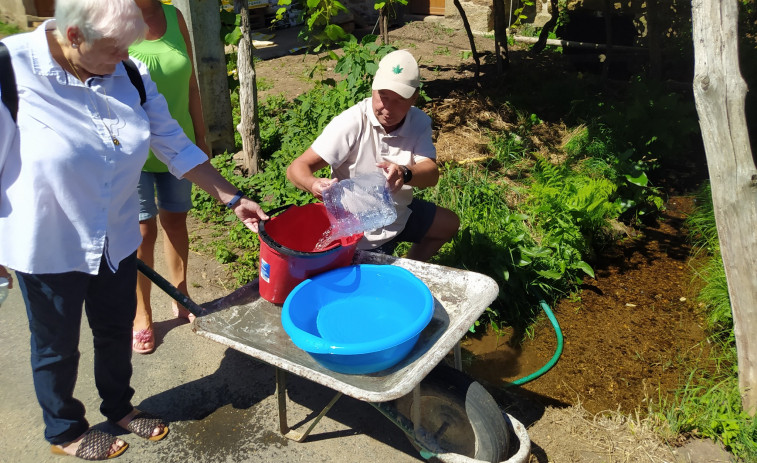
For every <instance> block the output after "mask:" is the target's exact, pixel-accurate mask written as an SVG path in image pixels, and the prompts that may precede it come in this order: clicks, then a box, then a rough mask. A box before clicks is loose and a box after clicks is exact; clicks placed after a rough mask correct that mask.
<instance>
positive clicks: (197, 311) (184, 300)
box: [137, 259, 205, 317]
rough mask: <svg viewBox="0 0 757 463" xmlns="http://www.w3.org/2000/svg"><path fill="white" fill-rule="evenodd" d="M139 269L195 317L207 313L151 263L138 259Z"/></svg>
mask: <svg viewBox="0 0 757 463" xmlns="http://www.w3.org/2000/svg"><path fill="white" fill-rule="evenodd" d="M137 270H139V271H140V272H142V274H143V275H144V276H146V277H147V278H149V279H150V281H152V282H153V283H155V285H156V286H157V287H158V288H160V289H162V290H163V291H165V292H166V294H168V295H169V296H171V297H172V298H173V299H175V300H176V302H178V303H179V304H181V305H183V306H184V307H185V308H186V309H187V310H189V311H190V312H191V313H192V315H194V316H195V317H200V316H202V315H203V314H204V313H205V309H203V308H202V307H200V306H199V305H197V304H195V303H194V301H192V299H190V298H189V296H187V295H185V294H182V293H181V291H179V290H178V289H176V286H174V285H172V284H171V283H170V282H169V281H168V280H166V279H165V278H163V277H162V276H160V274H159V273H158V272H156V271H155V270H153V269H152V268H150V266H149V265H147V264H145V263H144V262H142V259H137Z"/></svg>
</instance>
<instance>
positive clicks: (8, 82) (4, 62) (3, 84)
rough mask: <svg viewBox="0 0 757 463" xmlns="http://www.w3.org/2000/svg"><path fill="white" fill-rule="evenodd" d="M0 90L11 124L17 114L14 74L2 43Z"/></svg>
mask: <svg viewBox="0 0 757 463" xmlns="http://www.w3.org/2000/svg"><path fill="white" fill-rule="evenodd" d="M0 89H2V92H3V94H2V100H3V104H5V106H7V107H8V111H10V113H11V117H13V122H16V115H17V114H18V90H17V89H16V74H15V73H14V72H13V63H11V54H10V52H9V51H8V47H6V46H5V44H4V43H3V42H0Z"/></svg>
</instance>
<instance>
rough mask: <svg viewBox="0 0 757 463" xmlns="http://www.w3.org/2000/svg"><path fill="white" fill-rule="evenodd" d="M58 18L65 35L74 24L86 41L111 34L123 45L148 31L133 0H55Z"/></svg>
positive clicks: (128, 43)
mask: <svg viewBox="0 0 757 463" xmlns="http://www.w3.org/2000/svg"><path fill="white" fill-rule="evenodd" d="M55 22H56V27H57V29H58V34H59V35H60V36H61V37H63V38H64V39H65V38H66V30H67V29H68V28H69V27H72V26H75V27H77V28H79V31H81V34H82V35H83V37H84V40H86V41H95V40H99V39H103V38H108V39H114V40H116V41H117V43H118V44H119V45H121V46H123V47H128V46H129V45H131V44H132V43H134V42H136V41H138V40H141V39H142V38H144V36H145V32H146V31H147V25H146V24H145V22H144V21H143V19H142V10H140V9H139V7H138V6H137V4H136V3H135V2H134V0H56V1H55Z"/></svg>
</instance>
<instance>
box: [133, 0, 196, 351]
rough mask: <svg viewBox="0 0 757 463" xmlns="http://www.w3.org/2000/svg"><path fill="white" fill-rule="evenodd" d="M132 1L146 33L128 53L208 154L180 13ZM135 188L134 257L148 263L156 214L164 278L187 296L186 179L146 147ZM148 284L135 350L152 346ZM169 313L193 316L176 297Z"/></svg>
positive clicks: (140, 290) (150, 1) (153, 1)
mask: <svg viewBox="0 0 757 463" xmlns="http://www.w3.org/2000/svg"><path fill="white" fill-rule="evenodd" d="M134 1H135V3H136V4H137V6H139V8H140V9H141V10H142V17H143V18H144V21H145V23H147V26H148V32H147V35H146V37H145V40H143V41H142V42H140V43H138V44H136V45H132V46H131V47H129V55H130V56H132V57H134V58H136V59H138V60H140V61H142V62H143V63H145V64H146V65H147V67H148V69H149V70H150V77H152V80H153V81H154V82H155V84H156V85H157V87H158V90H159V91H160V93H162V94H163V96H164V97H165V98H166V101H167V102H168V108H169V110H170V112H171V116H173V118H174V119H176V121H177V122H178V123H179V125H181V127H182V128H183V129H184V132H185V133H186V135H187V136H188V137H189V138H190V139H191V140H192V141H194V142H195V144H197V146H198V147H200V149H202V150H203V151H204V152H205V154H210V151H209V149H208V146H207V144H206V142H205V122H204V120H203V117H202V106H201V102H200V91H199V87H198V85H197V80H196V79H195V72H194V66H193V65H192V62H193V60H192V52H191V49H192V48H191V42H190V40H189V31H188V29H187V25H186V23H185V21H184V17H183V16H182V14H181V12H180V11H179V10H178V9H176V8H175V7H173V6H171V5H166V4H163V3H161V2H160V1H158V0H134ZM137 191H138V193H139V203H140V212H139V228H140V231H141V233H142V244H141V245H140V246H139V249H138V250H137V257H138V258H139V259H142V261H143V262H145V263H146V264H147V265H149V266H151V267H152V266H153V264H154V262H155V257H154V256H155V242H156V240H157V237H158V223H157V218H159V219H160V225H161V227H162V228H163V238H164V246H163V250H164V253H165V256H166V263H167V266H168V273H169V280H170V281H171V283H172V284H173V285H174V286H176V287H177V288H178V289H179V291H181V292H182V293H184V294H186V295H187V296H188V295H189V294H188V290H187V263H188V259H189V234H188V232H187V212H188V211H189V209H191V208H192V197H191V194H192V184H191V182H189V181H188V180H186V179H182V180H178V179H176V178H175V177H174V176H173V175H171V174H170V173H169V172H168V167H166V165H165V164H163V163H162V162H161V161H160V160H158V158H157V157H155V155H154V154H153V153H152V152H150V154H149V156H148V158H147V162H146V163H145V165H144V167H143V169H142V174H141V177H140V180H139V186H138V188H137ZM156 197H157V204H156V201H155V200H156ZM156 216H157V218H156ZM151 285H152V284H151V282H150V281H149V280H148V279H147V277H145V276H144V275H142V274H139V275H138V279H137V314H136V316H135V317H134V326H133V340H132V349H133V350H134V352H137V353H140V354H148V353H150V352H152V351H154V350H155V336H154V333H153V325H152V306H151V305H150V289H151ZM173 313H174V316H176V317H178V318H184V319H188V320H189V321H191V319H192V318H193V316H192V315H191V314H190V313H189V312H188V311H187V310H186V309H185V308H183V307H180V306H179V305H178V304H177V302H176V301H174V302H173Z"/></svg>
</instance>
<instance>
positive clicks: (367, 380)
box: [194, 251, 499, 402]
mask: <svg viewBox="0 0 757 463" xmlns="http://www.w3.org/2000/svg"><path fill="white" fill-rule="evenodd" d="M353 263H354V264H383V265H396V266H398V267H402V268H405V269H407V270H409V271H410V272H412V273H413V274H414V275H415V276H416V277H418V278H419V279H421V280H422V281H423V282H424V283H425V284H426V285H427V286H428V288H429V289H430V290H431V294H432V295H433V297H434V315H433V317H432V319H431V321H430V322H429V324H428V326H427V327H426V328H425V329H424V330H423V331H422V332H421V335H420V337H419V339H418V342H417V343H416V345H415V347H414V348H413V349H412V350H411V351H410V353H409V354H408V355H407V357H405V358H404V359H403V360H402V361H401V362H399V363H398V364H397V365H395V366H394V367H392V368H388V369H386V370H382V371H380V372H377V373H372V374H367V375H350V374H343V373H337V372H334V371H331V370H329V369H327V368H325V367H323V366H321V365H320V364H318V363H317V362H316V361H315V360H314V359H313V358H312V357H311V356H310V355H309V354H308V353H306V352H305V351H303V350H301V349H300V348H298V347H297V346H295V345H294V344H293V343H292V341H291V340H290V339H289V335H288V334H287V333H286V332H285V331H284V328H283V327H282V325H281V306H280V305H276V304H273V303H271V302H268V301H266V300H265V299H263V298H261V297H260V293H259V291H258V283H257V280H254V281H252V282H250V283H249V284H247V285H245V286H243V287H241V288H239V289H237V290H235V291H234V292H232V293H231V294H229V295H227V296H225V297H223V298H220V299H217V300H215V301H212V302H209V303H206V304H203V308H204V309H205V313H204V314H203V315H202V316H200V317H197V319H196V320H195V323H194V330H195V332H196V333H197V334H199V335H201V336H204V337H207V338H209V339H212V340H214V341H216V342H218V343H220V344H223V345H227V346H229V347H231V348H233V349H235V350H238V351H240V352H244V353H245V354H248V355H250V356H252V357H254V358H257V359H259V360H262V361H263V362H265V363H268V364H271V365H273V366H275V367H278V368H281V369H282V370H284V371H287V372H289V373H292V374H295V375H297V376H301V377H303V378H307V379H309V380H311V381H313V382H316V383H318V384H321V385H324V386H327V387H329V388H331V389H333V390H336V391H339V392H341V393H343V394H346V395H348V396H351V397H353V398H355V399H358V400H363V401H367V402H386V401H390V400H394V399H397V398H399V397H402V396H404V395H406V394H408V393H410V392H411V391H412V390H413V388H414V387H415V386H416V385H417V384H418V383H420V381H421V380H422V379H423V378H424V377H425V376H426V375H427V374H428V373H429V372H430V371H431V370H432V369H433V368H434V367H435V366H436V365H437V364H438V363H439V362H440V361H441V360H442V359H443V358H444V357H445V356H446V355H447V354H448V353H449V352H450V351H451V350H452V349H453V348H454V347H455V346H456V345H457V343H458V341H459V340H460V339H461V338H462V337H463V335H465V333H466V332H467V331H468V329H469V328H470V327H471V326H472V325H473V323H474V322H475V321H476V320H477V319H478V317H479V316H481V314H482V313H483V312H484V310H486V308H487V307H488V306H489V304H490V303H491V302H492V301H493V300H494V299H495V297H496V296H497V293H498V291H499V288H498V286H497V284H496V282H495V281H494V280H493V279H491V278H490V277H488V276H486V275H482V274H480V273H475V272H470V271H465V270H459V269H454V268H450V267H444V266H440V265H435V264H429V263H425V262H418V261H414V260H409V259H402V258H396V257H391V256H385V255H382V254H377V253H373V252H364V251H357V252H356V253H355V257H354V259H353Z"/></svg>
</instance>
